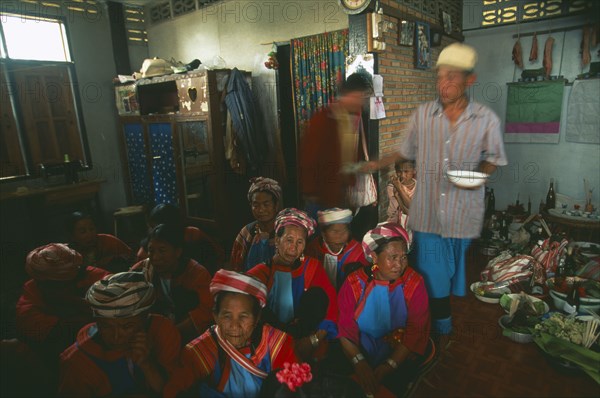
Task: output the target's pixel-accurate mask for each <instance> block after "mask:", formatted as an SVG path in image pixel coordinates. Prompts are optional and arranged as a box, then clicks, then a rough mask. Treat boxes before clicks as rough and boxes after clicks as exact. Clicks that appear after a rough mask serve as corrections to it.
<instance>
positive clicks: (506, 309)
mask: <svg viewBox="0 0 600 398" xmlns="http://www.w3.org/2000/svg"><path fill="white" fill-rule="evenodd" d="M520 295H521V294H520V293H511V294H507V296H508V297H510V299H511V301H512V300H514V299H516V298H517V297H519V296H520ZM528 296H529V298H530V299H531V301H533V302H534V303H535V302H536V301H542V302H543V303H544V314H545V313H547V312H548V311H550V306H549V305H548V304H547V303H546V302H545V301H543V300H541V299H539V298H537V297H533V296H530V295H528ZM500 306H501V307H502V304H500ZM502 309H503V310H504V312H506V313H507V314H508V313H509V312H510V308H504V307H502ZM544 314H539V315H544Z"/></svg>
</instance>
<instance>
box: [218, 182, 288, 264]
mask: <svg viewBox="0 0 600 398" xmlns="http://www.w3.org/2000/svg"><path fill="white" fill-rule="evenodd" d="M250 182H251V183H252V185H250V189H248V202H249V203H250V208H251V210H252V215H253V216H254V221H252V222H251V223H250V224H247V225H245V226H244V227H243V228H242V229H241V230H240V232H239V233H238V234H237V236H236V237H235V241H234V242H233V247H232V248H231V257H230V259H229V267H230V268H231V269H233V270H235V271H247V270H249V269H250V268H252V267H254V266H255V265H256V264H261V263H264V264H269V262H270V261H271V259H272V258H273V256H274V255H275V216H276V215H277V213H278V212H279V210H281V207H282V199H281V187H280V186H279V183H278V182H277V181H275V180H272V179H270V178H266V177H255V178H252V179H251V180H250Z"/></svg>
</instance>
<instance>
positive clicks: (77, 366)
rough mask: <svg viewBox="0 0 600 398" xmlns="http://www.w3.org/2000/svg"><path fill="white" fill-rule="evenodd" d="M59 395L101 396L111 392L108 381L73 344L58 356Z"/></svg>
mask: <svg viewBox="0 0 600 398" xmlns="http://www.w3.org/2000/svg"><path fill="white" fill-rule="evenodd" d="M59 375H60V376H59V382H58V396H59V397H102V396H107V395H109V394H110V393H111V390H112V388H111V385H110V381H109V380H108V378H107V377H106V374H105V373H104V372H102V371H100V370H99V369H98V367H97V366H96V364H94V362H92V360H91V359H90V357H89V356H87V355H86V354H83V353H82V352H81V350H79V349H78V348H77V346H76V345H75V344H73V345H72V346H70V347H69V348H67V349H66V350H65V351H64V352H63V353H62V354H61V356H60V368H59Z"/></svg>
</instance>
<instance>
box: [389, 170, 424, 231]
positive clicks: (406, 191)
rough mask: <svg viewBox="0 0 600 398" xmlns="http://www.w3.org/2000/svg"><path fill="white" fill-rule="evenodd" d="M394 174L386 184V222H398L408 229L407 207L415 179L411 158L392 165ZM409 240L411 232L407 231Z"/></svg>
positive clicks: (413, 190)
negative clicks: (387, 202)
mask: <svg viewBox="0 0 600 398" xmlns="http://www.w3.org/2000/svg"><path fill="white" fill-rule="evenodd" d="M394 168H395V170H396V175H395V176H393V177H392V178H390V181H389V182H388V185H387V194H388V199H389V204H388V211H387V214H388V218H387V221H388V222H393V223H397V224H400V225H401V226H402V227H403V228H404V229H405V230H407V231H409V229H408V209H409V208H410V202H411V200H412V198H413V195H414V193H415V188H416V186H417V181H416V180H415V176H416V174H417V172H416V170H415V163H414V161H412V160H404V161H401V162H397V163H396V164H395V166H394ZM409 237H410V240H412V233H410V231H409Z"/></svg>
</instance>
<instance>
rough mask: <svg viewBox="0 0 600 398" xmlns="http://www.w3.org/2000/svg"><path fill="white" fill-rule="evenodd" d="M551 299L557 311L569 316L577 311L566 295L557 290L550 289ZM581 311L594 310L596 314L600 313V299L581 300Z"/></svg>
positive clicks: (581, 298)
mask: <svg viewBox="0 0 600 398" xmlns="http://www.w3.org/2000/svg"><path fill="white" fill-rule="evenodd" d="M550 297H552V301H553V302H554V306H555V307H556V309H557V310H559V311H562V312H565V313H567V314H570V313H573V312H574V311H575V309H574V308H573V306H571V305H570V304H569V303H568V302H567V295H566V294H564V293H560V292H557V291H556V290H552V289H550ZM579 307H580V308H579V311H583V310H584V309H586V308H587V309H588V310H592V311H594V312H596V313H598V312H600V299H595V298H591V299H590V298H585V297H580V298H579Z"/></svg>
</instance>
